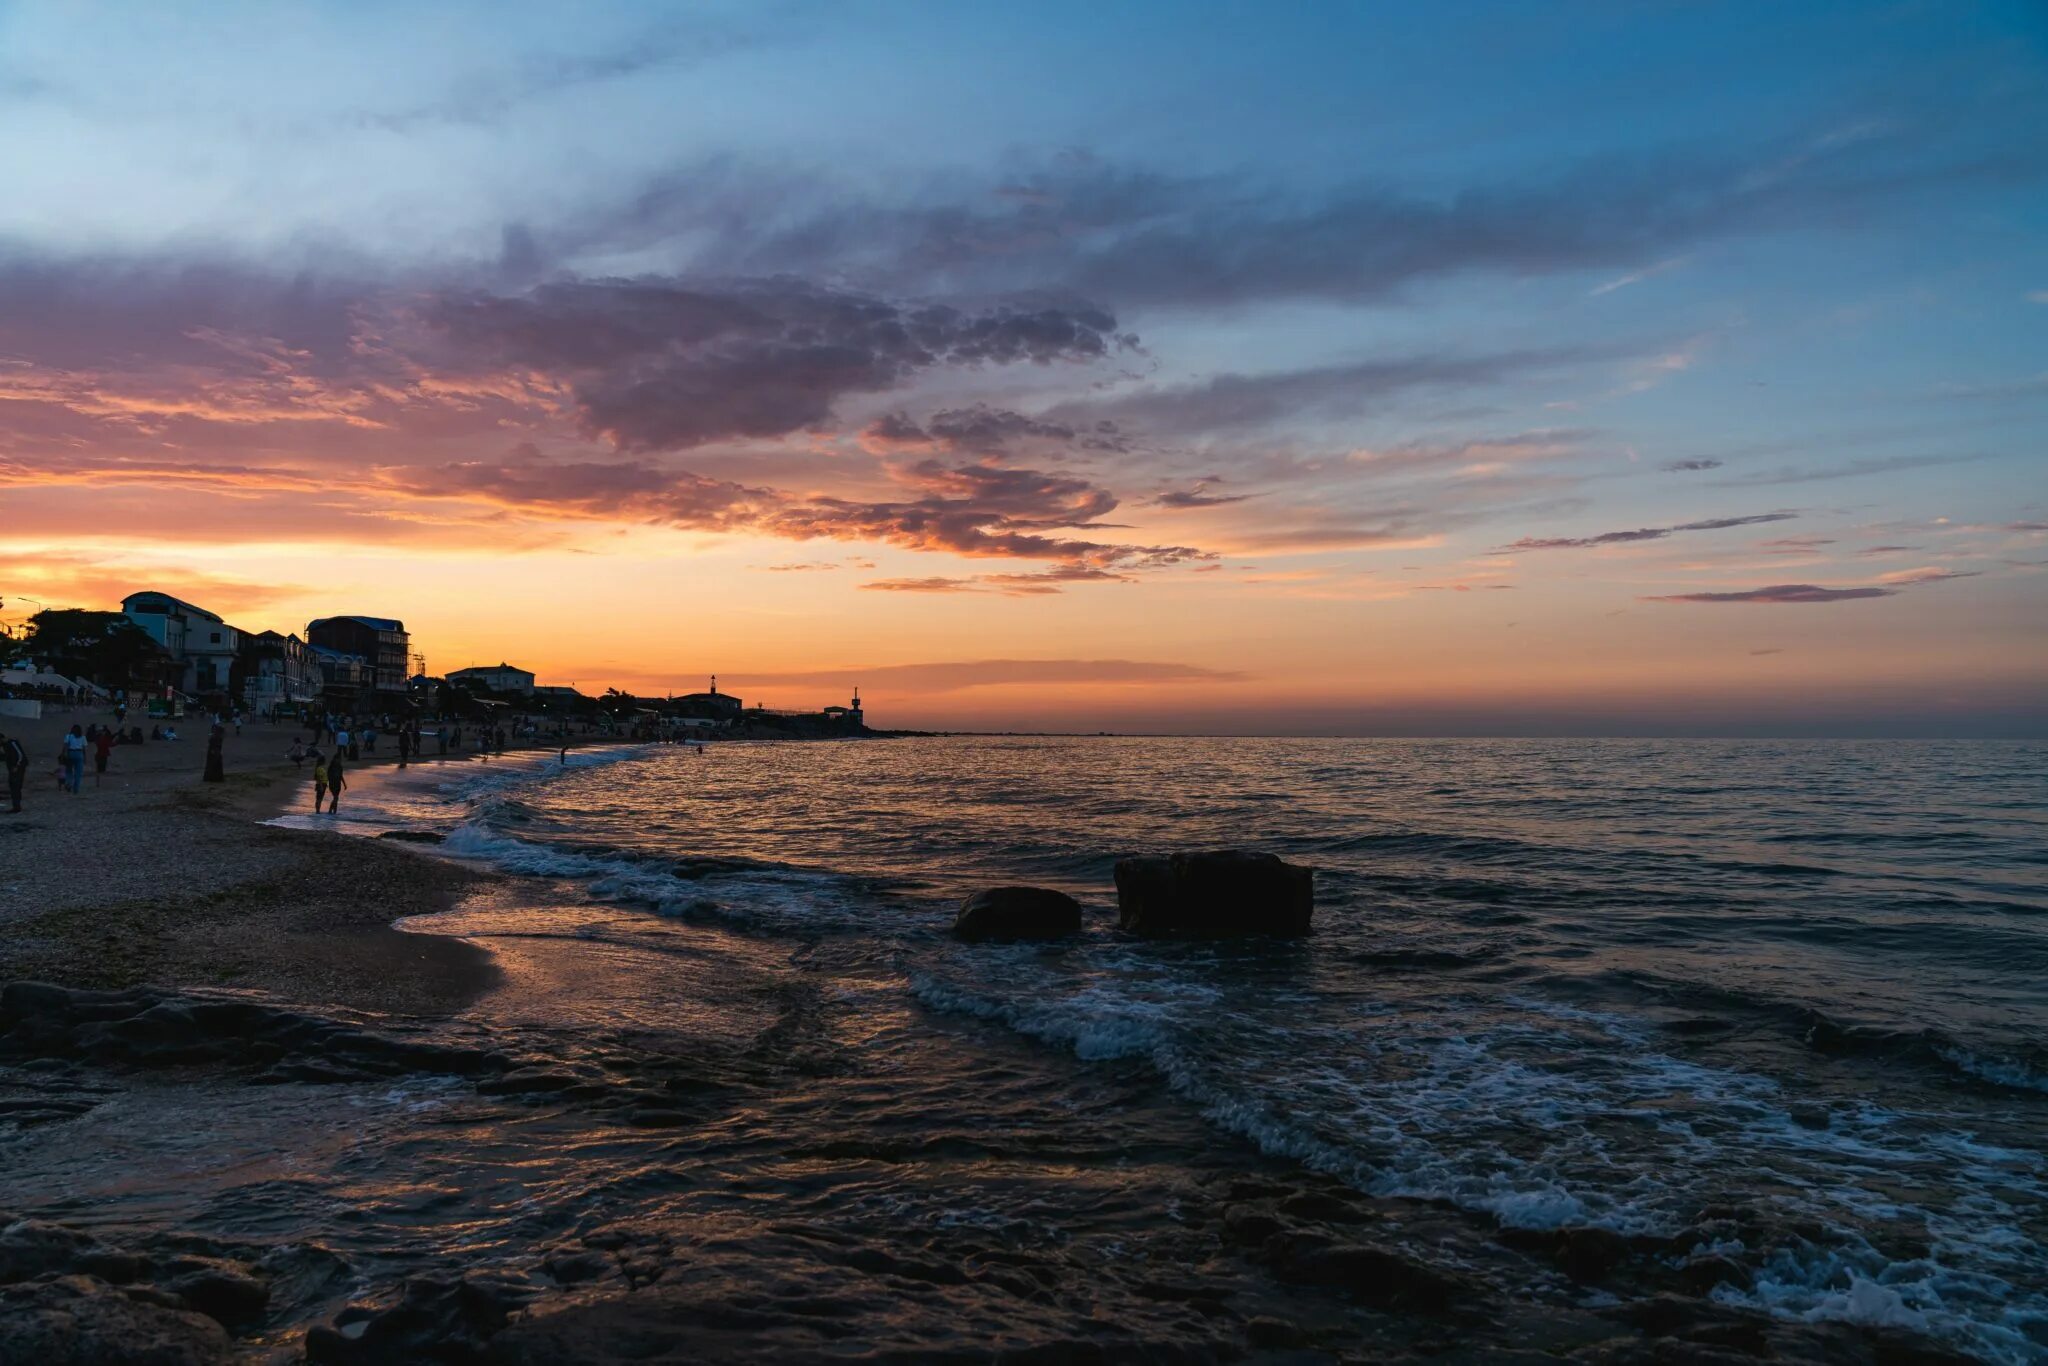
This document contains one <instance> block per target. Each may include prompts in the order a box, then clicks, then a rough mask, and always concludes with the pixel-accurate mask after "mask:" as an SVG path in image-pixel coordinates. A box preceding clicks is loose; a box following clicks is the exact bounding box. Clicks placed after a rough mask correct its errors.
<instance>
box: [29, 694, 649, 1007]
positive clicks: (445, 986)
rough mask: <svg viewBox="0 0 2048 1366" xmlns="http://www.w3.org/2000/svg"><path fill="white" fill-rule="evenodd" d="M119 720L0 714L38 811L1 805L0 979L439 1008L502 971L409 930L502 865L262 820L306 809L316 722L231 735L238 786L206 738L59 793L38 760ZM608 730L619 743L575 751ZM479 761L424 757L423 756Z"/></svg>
mask: <svg viewBox="0 0 2048 1366" xmlns="http://www.w3.org/2000/svg"><path fill="white" fill-rule="evenodd" d="M111 719H112V718H111V715H110V714H109V715H107V716H104V717H103V716H100V715H98V714H96V713H87V712H84V711H80V712H75V713H71V714H68V715H59V716H54V717H46V718H43V719H41V720H38V721H22V720H19V719H14V718H8V720H7V721H0V730H4V731H5V732H6V733H8V734H10V735H13V736H14V737H15V738H17V739H19V740H21V741H22V743H23V745H24V747H25V748H27V749H28V751H29V754H30V777H29V783H28V794H27V798H26V800H25V803H24V810H23V812H22V813H21V814H20V815H10V814H6V813H4V812H0V861H4V862H0V868H4V871H0V982H10V981H39V982H47V983H50V984H52V985H57V986H64V987H71V988H88V989H98V990H103V989H121V988H128V987H137V986H148V987H151V988H154V989H159V990H164V991H172V992H186V991H208V992H221V991H226V992H232V993H236V994H252V995H256V996H260V997H262V998H263V999H265V1000H267V1001H270V1002H272V1003H275V1004H278V1005H285V1006H293V1007H304V1008H312V1009H317V1010H329V1011H331V1010H341V1011H345V1012H349V1013H353V1014H369V1015H379V1016H408V1017H414V1018H422V1019H428V1018H446V1017H448V1016H451V1015H454V1014H456V1013H457V1012H459V1011H461V1010H463V1009H465V1008H466V1007H468V1006H470V1005H471V1004H473V1003H474V1002H475V1001H476V1000H478V999H479V998H480V997H482V996H483V995H484V994H485V993H486V992H488V991H489V990H491V989H492V988H493V987H495V986H497V985H498V984H499V983H500V982H501V981H502V980H503V973H502V971H501V970H500V969H499V967H498V965H497V963H496V961H495V959H494V958H493V956H492V955H491V953H490V951H489V950H488V949H486V948H483V947H482V946H480V945H477V944H472V943H470V942H468V941H466V940H462V939H457V938H453V937H450V936H446V935H438V934H420V933H412V932H408V931H405V930H402V929H399V928H397V922H399V921H400V920H403V919H408V918H411V917H415V916H421V915H431V914H434V913H436V912H439V911H445V910H447V909H449V908H451V907H452V906H454V905H455V904H456V903H457V901H458V900H459V899H460V898H461V897H462V896H463V895H464V894H465V893H467V892H469V891H472V890H474V889H476V888H479V887H482V886H486V885H489V884H490V883H492V882H493V881H495V880H496V875H495V874H492V873H489V872H486V871H483V870H479V869H471V868H465V867H461V866H459V865H456V864H453V863H450V862H448V861H447V860H444V859H438V858H433V857H431V856H423V855H422V853H421V852H420V851H419V850H416V849H413V848H411V847H408V846H406V845H405V844H403V843H402V842H397V841H379V840H375V839H364V838H362V837H360V836H357V835H352V834H343V833H341V832H338V831H325V830H304V829H292V828H287V827H282V826H275V825H270V824H266V823H265V822H267V821H269V820H270V819H271V818H273V817H276V816H280V815H287V814H291V813H293V812H296V811H301V810H303V809H304V807H305V806H306V805H307V801H306V796H307V786H308V784H309V782H310V770H307V769H304V768H301V767H298V766H295V765H293V764H292V763H291V762H290V761H289V760H288V759H286V758H285V757H284V752H285V750H286V748H287V746H289V744H290V743H291V740H292V737H293V736H294V735H299V736H303V735H304V734H305V733H306V732H305V731H304V729H303V728H294V727H292V726H290V725H283V724H279V725H273V724H270V723H267V722H245V723H244V726H243V734H242V735H240V736H236V735H234V734H232V733H230V734H229V735H228V737H227V739H226V742H225V744H224V746H223V750H224V757H225V759H226V765H227V781H226V782H225V783H220V784H208V783H203V782H201V781H200V771H201V767H202V765H203V763H204V760H205V753H206V744H205V741H204V739H203V738H200V739H196V740H194V739H186V740H180V741H153V742H146V743H145V744H144V745H142V746H120V747H118V748H116V750H115V751H114V756H113V761H112V763H111V764H110V765H109V769H108V773H107V774H106V776H105V778H104V779H102V780H100V781H99V782H98V783H97V784H96V783H95V778H94V775H93V774H91V773H88V774H87V777H86V787H85V790H84V792H82V793H81V794H80V795H77V796H73V795H70V794H68V793H63V792H60V791H57V790H56V789H55V787H54V785H53V784H51V783H49V782H48V781H46V779H47V773H46V769H45V766H44V765H43V764H42V762H41V760H40V759H39V757H38V756H41V755H44V754H47V753H52V752H54V750H55V747H56V745H57V742H58V737H60V736H61V735H62V734H63V732H64V731H65V730H66V729H68V728H69V727H70V726H71V725H72V724H74V723H75V724H80V725H83V724H85V723H86V722H87V721H99V722H101V723H102V724H105V723H107V722H110V721H111ZM9 722H11V724H10V723H9ZM594 743H616V741H613V740H610V739H609V738H607V739H605V740H602V741H599V740H597V739H596V738H595V737H591V738H586V739H580V740H572V741H571V742H570V745H569V747H570V748H587V747H589V746H590V745H592V744H594ZM535 748H536V749H538V748H540V747H535ZM545 748H546V749H547V751H548V752H551V753H552V752H554V751H556V750H559V749H560V748H561V746H560V745H549V746H546V747H545ZM472 762H474V759H473V758H471V757H470V756H458V755H447V756H429V757H428V758H426V759H425V760H423V761H417V762H415V763H414V764H412V765H410V766H413V767H417V766H419V765H420V763H424V764H448V763H463V764H468V763H472ZM397 766H398V760H397V755H396V754H395V753H394V754H379V755H375V756H371V755H365V756H364V757H363V758H362V759H360V760H358V761H357V762H356V763H355V764H353V765H352V766H351V772H353V773H362V772H364V771H365V770H368V769H379V770H382V769H395V768H397Z"/></svg>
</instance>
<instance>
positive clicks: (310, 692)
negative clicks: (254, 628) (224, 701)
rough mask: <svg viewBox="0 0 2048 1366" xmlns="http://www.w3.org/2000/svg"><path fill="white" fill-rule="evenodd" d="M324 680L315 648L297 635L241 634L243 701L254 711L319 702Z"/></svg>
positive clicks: (266, 710)
mask: <svg viewBox="0 0 2048 1366" xmlns="http://www.w3.org/2000/svg"><path fill="white" fill-rule="evenodd" d="M325 681H326V680H325V678H324V677H323V675H322V674H321V672H320V666H319V665H318V664H317V663H315V662H314V659H313V651H312V648H311V647H310V646H308V645H307V644H306V642H305V641H303V640H300V639H299V638H298V637H297V636H295V635H279V634H278V633H277V632H275V631H258V632H257V633H256V634H255V635H245V636H243V637H242V701H243V702H244V703H245V704H246V705H247V706H248V708H249V709H250V710H251V711H255V712H268V711H271V710H273V709H275V708H279V707H298V706H303V705H305V704H306V703H309V702H317V701H318V700H319V699H320V689H321V688H322V686H323V685H324V684H325Z"/></svg>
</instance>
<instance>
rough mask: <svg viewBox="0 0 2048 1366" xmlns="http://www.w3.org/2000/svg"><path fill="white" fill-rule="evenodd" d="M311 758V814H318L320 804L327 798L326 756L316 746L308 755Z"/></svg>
mask: <svg viewBox="0 0 2048 1366" xmlns="http://www.w3.org/2000/svg"><path fill="white" fill-rule="evenodd" d="M310 757H311V758H312V760H313V814H314V815H316V816H317V815H319V814H320V804H321V803H322V802H324V801H326V800H327V757H326V756H325V755H323V754H322V753H321V752H320V750H319V747H318V746H315V747H314V749H313V753H312V755H311V756H310Z"/></svg>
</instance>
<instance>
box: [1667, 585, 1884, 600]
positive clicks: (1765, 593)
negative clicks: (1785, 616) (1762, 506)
mask: <svg viewBox="0 0 2048 1366" xmlns="http://www.w3.org/2000/svg"><path fill="white" fill-rule="evenodd" d="M1897 592H1898V590H1897V589H1896V588H1821V587H1818V586H1817V585H1814V584H1810V583H1779V584H1773V585H1771V586H1770V587H1768V588H1745V589H1742V590H1740V591H1737V592H1730V593H1673V594H1669V595H1667V596H1662V597H1645V598H1643V599H1642V601H1644V602H1757V603H1772V604H1780V603H1816V602H1851V601H1854V600H1856V599H1858V598H1889V597H1892V596H1894V595H1895V594H1896V593H1897Z"/></svg>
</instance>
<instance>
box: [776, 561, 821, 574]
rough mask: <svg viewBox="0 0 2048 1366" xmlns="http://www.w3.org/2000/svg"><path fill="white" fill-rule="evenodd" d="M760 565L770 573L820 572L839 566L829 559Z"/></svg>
mask: <svg viewBox="0 0 2048 1366" xmlns="http://www.w3.org/2000/svg"><path fill="white" fill-rule="evenodd" d="M761 567H762V568H763V569H765V570H767V571H768V572H769V573H771V574H808V573H821V572H824V571H826V570H833V569H837V568H839V566H838V565H836V564H834V563H832V561H830V560H800V561H798V562H796V563H795V564H767V565H762V566H761Z"/></svg>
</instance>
